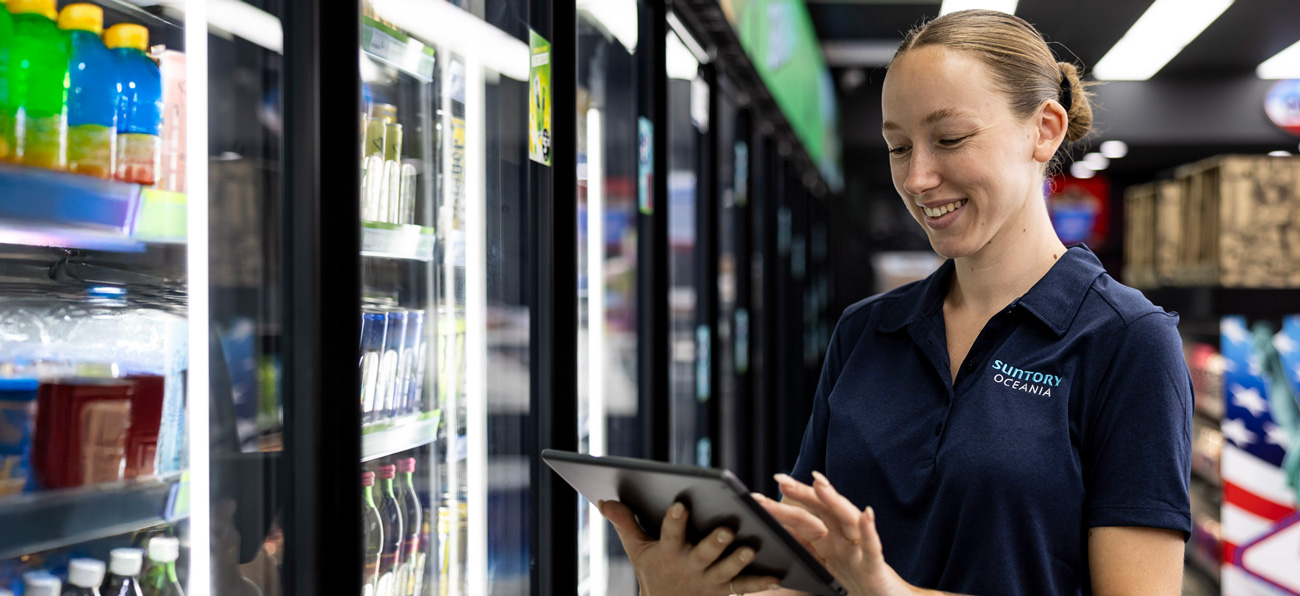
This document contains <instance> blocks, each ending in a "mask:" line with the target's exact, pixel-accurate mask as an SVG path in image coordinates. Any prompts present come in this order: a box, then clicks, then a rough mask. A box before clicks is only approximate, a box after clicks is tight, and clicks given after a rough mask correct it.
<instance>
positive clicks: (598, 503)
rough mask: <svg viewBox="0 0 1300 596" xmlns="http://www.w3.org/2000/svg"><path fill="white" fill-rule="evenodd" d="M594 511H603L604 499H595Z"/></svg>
mask: <svg viewBox="0 0 1300 596" xmlns="http://www.w3.org/2000/svg"><path fill="white" fill-rule="evenodd" d="M596 511H599V512H601V513H604V512H605V499H601V500H599V501H596Z"/></svg>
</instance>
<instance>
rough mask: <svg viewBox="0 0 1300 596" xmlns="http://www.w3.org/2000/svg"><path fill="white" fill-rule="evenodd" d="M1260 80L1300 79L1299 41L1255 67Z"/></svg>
mask: <svg viewBox="0 0 1300 596" xmlns="http://www.w3.org/2000/svg"><path fill="white" fill-rule="evenodd" d="M1255 76H1257V77H1259V78H1261V79H1300V41H1297V42H1295V43H1293V44H1291V47H1289V48H1287V49H1285V50H1282V51H1281V52H1278V53H1277V54H1276V55H1274V56H1273V57H1272V58H1269V59H1268V60H1265V61H1263V62H1260V63H1259V66H1257V67H1255Z"/></svg>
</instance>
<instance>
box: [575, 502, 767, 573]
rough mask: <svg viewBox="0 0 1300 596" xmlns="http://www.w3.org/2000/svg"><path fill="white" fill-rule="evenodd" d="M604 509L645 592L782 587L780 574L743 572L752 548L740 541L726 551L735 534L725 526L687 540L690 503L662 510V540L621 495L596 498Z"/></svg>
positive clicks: (751, 556)
mask: <svg viewBox="0 0 1300 596" xmlns="http://www.w3.org/2000/svg"><path fill="white" fill-rule="evenodd" d="M597 507H598V508H599V509H600V512H601V514H602V515H604V516H605V518H606V519H608V520H609V521H610V522H611V523H613V524H614V529H615V530H617V531H618V538H619V540H621V541H622V542H623V550H624V551H627V557H628V559H629V560H631V562H632V568H633V569H635V570H636V579H637V583H638V584H640V587H641V596H687V595H695V594H698V595H700V596H725V595H727V594H752V593H754V592H763V591H766V590H775V589H777V588H779V587H780V580H779V579H777V578H775V577H769V576H761V575H758V576H755V575H739V574H740V572H741V571H743V570H744V569H745V566H746V565H748V564H749V562H750V561H753V560H754V549H752V548H749V547H747V546H746V547H741V548H738V549H736V550H735V551H734V552H732V553H731V554H729V555H727V556H726V557H722V558H719V557H721V556H722V553H723V551H725V550H726V549H727V546H728V545H730V544H731V541H732V540H735V535H734V534H733V533H732V532H731V530H728V529H727V528H718V529H716V530H714V531H713V532H712V533H711V534H709V535H708V536H706V537H705V538H704V540H701V541H700V543H699V544H696V545H694V546H692V545H691V544H689V543H687V542H686V517H687V515H689V513H688V512H687V511H686V506H685V505H682V504H681V503H673V506H672V507H669V508H668V515H665V516H664V522H663V526H662V528H661V529H660V531H659V540H653V539H651V538H650V537H649V536H646V534H645V532H644V531H642V530H641V526H640V525H639V524H637V521H636V516H634V515H633V514H632V510H631V509H628V508H627V506H626V505H624V504H622V503H619V502H618V501H601V502H600V503H599V504H597Z"/></svg>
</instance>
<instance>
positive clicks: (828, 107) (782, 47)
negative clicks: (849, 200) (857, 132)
mask: <svg viewBox="0 0 1300 596" xmlns="http://www.w3.org/2000/svg"><path fill="white" fill-rule="evenodd" d="M719 4H721V5H722V11H723V13H724V14H726V16H727V20H728V21H730V23H731V27H732V29H735V30H736V36H737V37H739V38H740V45H742V46H744V48H745V53H746V54H748V55H749V59H750V61H751V62H753V63H754V69H755V70H757V71H758V74H759V76H760V77H762V79H763V82H764V83H765V84H766V85H767V88H768V89H769V90H770V91H771V93H772V97H773V98H775V99H776V103H777V105H779V106H781V111H782V112H783V113H784V114H785V117H786V120H789V122H790V127H791V128H793V129H794V132H795V134H796V135H797V136H798V137H799V140H800V142H802V143H803V146H804V149H805V150H807V151H808V155H809V156H810V157H811V158H812V160H813V161H814V162H816V163H817V167H818V169H820V170H821V173H822V176H823V177H824V178H826V180H827V182H828V183H829V184H830V186H831V187H832V188H834V189H838V188H840V186H841V185H842V181H841V173H840V131H839V106H838V103H837V101H836V99H835V85H834V82H833V80H832V79H831V75H830V71H829V70H827V68H826V61H825V60H823V59H822V51H821V45H820V44H819V43H818V41H817V33H816V32H815V31H814V30H813V26H812V19H811V17H809V16H808V8H807V7H806V6H805V5H804V1H803V0H719Z"/></svg>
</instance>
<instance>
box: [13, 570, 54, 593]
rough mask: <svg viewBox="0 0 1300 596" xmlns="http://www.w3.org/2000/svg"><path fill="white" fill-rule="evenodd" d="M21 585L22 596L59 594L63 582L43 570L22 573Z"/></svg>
mask: <svg viewBox="0 0 1300 596" xmlns="http://www.w3.org/2000/svg"><path fill="white" fill-rule="evenodd" d="M23 587H24V590H23V595H24V596H59V591H60V590H62V589H63V582H61V581H59V578H57V577H54V576H53V575H50V574H48V573H45V572H43V571H34V572H29V573H24V574H23Z"/></svg>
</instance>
